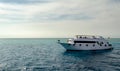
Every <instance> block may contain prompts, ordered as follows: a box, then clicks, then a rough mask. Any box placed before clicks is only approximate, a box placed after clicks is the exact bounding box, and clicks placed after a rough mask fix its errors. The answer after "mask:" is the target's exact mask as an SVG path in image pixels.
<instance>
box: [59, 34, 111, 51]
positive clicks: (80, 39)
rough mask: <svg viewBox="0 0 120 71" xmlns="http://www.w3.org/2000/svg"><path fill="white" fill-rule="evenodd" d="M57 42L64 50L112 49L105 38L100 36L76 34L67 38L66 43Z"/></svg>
mask: <svg viewBox="0 0 120 71" xmlns="http://www.w3.org/2000/svg"><path fill="white" fill-rule="evenodd" d="M58 42H59V43H60V44H61V45H62V46H63V47H64V48H65V49H66V50H105V49H113V47H112V45H111V44H110V43H109V42H108V41H107V39H105V38H103V37H102V36H93V35H76V37H75V38H71V39H68V40H67V42H66V43H62V42H61V41H60V40H58Z"/></svg>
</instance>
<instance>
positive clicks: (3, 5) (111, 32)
mask: <svg viewBox="0 0 120 71" xmlns="http://www.w3.org/2000/svg"><path fill="white" fill-rule="evenodd" d="M119 31H120V0H0V38H57V37H74V35H101V36H104V37H120V33H119Z"/></svg>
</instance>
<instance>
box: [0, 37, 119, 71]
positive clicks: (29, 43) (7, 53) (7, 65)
mask: <svg viewBox="0 0 120 71" xmlns="http://www.w3.org/2000/svg"><path fill="white" fill-rule="evenodd" d="M58 39H60V40H61V41H64V42H65V40H66V39H64V38H56V39H55V38H53V39H52V38H48V39H47V38H35V39H32V38H31V39H27V38H26V39H24V38H21V39H15V38H14V39H10V38H9V39H7V38H6V39H5V38H4V39H0V71H120V38H112V39H109V42H110V43H112V45H113V47H114V49H113V50H104V51H66V50H65V49H64V48H63V47H62V46H61V45H60V44H58V43H57V40H58Z"/></svg>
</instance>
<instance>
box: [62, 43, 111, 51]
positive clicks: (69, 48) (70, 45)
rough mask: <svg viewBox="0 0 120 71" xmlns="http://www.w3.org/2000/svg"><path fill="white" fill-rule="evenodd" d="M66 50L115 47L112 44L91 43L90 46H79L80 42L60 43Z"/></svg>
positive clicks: (108, 48)
mask: <svg viewBox="0 0 120 71" xmlns="http://www.w3.org/2000/svg"><path fill="white" fill-rule="evenodd" d="M60 44H61V45H62V46H63V47H64V48H65V49H66V50H75V51H76V50H110V49H113V48H112V47H111V46H106V47H105V46H99V45H96V46H94V47H93V46H92V45H90V44H89V46H85V45H82V46H79V44H68V43H60Z"/></svg>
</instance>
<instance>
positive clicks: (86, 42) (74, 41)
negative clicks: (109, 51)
mask: <svg viewBox="0 0 120 71" xmlns="http://www.w3.org/2000/svg"><path fill="white" fill-rule="evenodd" d="M74 43H96V41H74Z"/></svg>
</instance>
